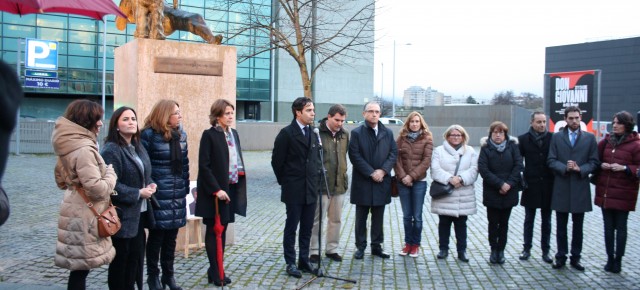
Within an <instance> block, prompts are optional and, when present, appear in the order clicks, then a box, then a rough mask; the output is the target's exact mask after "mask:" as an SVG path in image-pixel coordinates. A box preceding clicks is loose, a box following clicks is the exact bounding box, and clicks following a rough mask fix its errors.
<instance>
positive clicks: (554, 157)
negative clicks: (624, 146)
mask: <svg viewBox="0 0 640 290" xmlns="http://www.w3.org/2000/svg"><path fill="white" fill-rule="evenodd" d="M581 117H582V113H581V111H580V108H578V107H575V106H571V107H567V108H566V109H565V110H564V120H565V122H567V125H566V126H565V127H564V129H563V130H562V131H560V132H558V133H557V134H554V135H553V137H552V139H551V145H550V147H549V156H548V158H547V165H549V168H550V169H551V170H552V171H553V173H554V175H555V182H554V184H553V194H552V197H551V209H552V210H554V211H556V242H557V247H558V251H557V252H556V261H555V263H554V264H553V268H554V269H561V268H563V267H564V266H565V264H566V261H567V253H568V251H569V249H568V248H569V246H568V243H567V223H568V222H569V214H571V220H572V221H573V234H572V238H571V267H573V268H575V269H576V270H579V271H584V267H583V266H582V264H580V253H581V252H582V225H583V222H584V214H585V212H589V211H591V185H590V184H589V174H590V173H592V172H593V171H594V170H596V168H598V166H599V164H600V162H599V161H598V150H597V144H596V139H595V137H594V136H593V134H591V133H589V132H585V131H582V130H580V119H581Z"/></svg>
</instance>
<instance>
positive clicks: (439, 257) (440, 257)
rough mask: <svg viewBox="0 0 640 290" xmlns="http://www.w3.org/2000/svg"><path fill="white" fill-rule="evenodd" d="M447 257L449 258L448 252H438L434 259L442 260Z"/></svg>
mask: <svg viewBox="0 0 640 290" xmlns="http://www.w3.org/2000/svg"><path fill="white" fill-rule="evenodd" d="M447 256H449V251H448V250H440V252H438V255H437V256H436V257H437V258H438V259H441V260H442V259H446V258H447Z"/></svg>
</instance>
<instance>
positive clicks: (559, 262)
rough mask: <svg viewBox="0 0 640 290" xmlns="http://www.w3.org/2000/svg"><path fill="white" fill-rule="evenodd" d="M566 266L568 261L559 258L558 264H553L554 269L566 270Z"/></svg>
mask: <svg viewBox="0 0 640 290" xmlns="http://www.w3.org/2000/svg"><path fill="white" fill-rule="evenodd" d="M565 264H566V261H564V260H559V259H558V258H556V262H555V263H553V266H552V267H553V268H554V269H562V268H564V266H565Z"/></svg>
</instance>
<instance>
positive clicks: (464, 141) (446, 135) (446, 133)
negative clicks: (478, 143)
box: [442, 124, 469, 145]
mask: <svg viewBox="0 0 640 290" xmlns="http://www.w3.org/2000/svg"><path fill="white" fill-rule="evenodd" d="M453 130H456V131H458V132H460V134H461V135H462V144H464V145H467V142H469V134H467V131H466V130H465V129H464V128H462V126H460V125H458V124H453V125H451V126H449V128H447V130H445V131H444V134H443V135H442V136H443V137H444V140H445V141H447V142H449V141H448V140H447V139H448V138H449V136H451V131H453Z"/></svg>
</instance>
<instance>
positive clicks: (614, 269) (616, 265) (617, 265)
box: [611, 256, 622, 273]
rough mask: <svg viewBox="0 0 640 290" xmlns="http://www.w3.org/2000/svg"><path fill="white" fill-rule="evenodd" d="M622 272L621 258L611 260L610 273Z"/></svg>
mask: <svg viewBox="0 0 640 290" xmlns="http://www.w3.org/2000/svg"><path fill="white" fill-rule="evenodd" d="M621 271H622V256H618V257H616V258H615V259H614V260H613V265H611V273H620V272H621Z"/></svg>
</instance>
